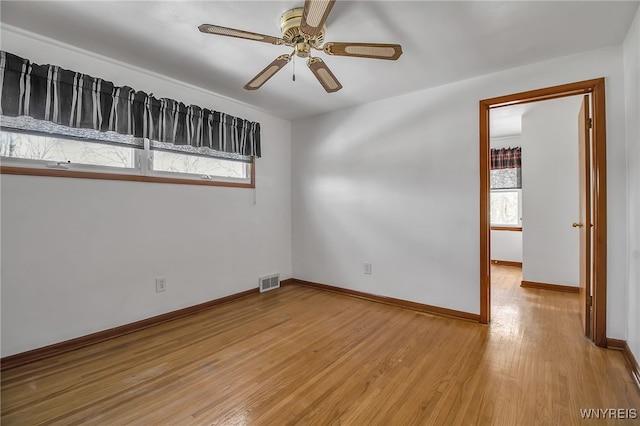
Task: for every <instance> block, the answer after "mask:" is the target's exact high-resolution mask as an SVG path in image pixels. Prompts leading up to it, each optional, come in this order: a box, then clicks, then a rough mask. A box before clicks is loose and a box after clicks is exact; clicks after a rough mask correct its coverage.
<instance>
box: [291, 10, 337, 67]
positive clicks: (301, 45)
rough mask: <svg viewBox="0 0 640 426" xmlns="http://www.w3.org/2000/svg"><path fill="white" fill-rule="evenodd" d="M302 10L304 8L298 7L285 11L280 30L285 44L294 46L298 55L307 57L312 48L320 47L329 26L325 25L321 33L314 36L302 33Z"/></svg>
mask: <svg viewBox="0 0 640 426" xmlns="http://www.w3.org/2000/svg"><path fill="white" fill-rule="evenodd" d="M302 11H303V8H301V7H297V8H295V9H290V10H287V11H286V12H285V13H283V14H282V16H281V17H280V30H281V31H282V39H283V40H284V42H285V44H286V45H287V46H291V47H294V48H295V49H296V55H297V56H299V57H301V58H306V57H308V56H309V55H310V52H311V49H312V48H314V47H317V48H319V47H320V46H321V45H322V43H323V42H324V35H325V33H326V31H327V26H326V25H323V27H322V31H321V32H320V34H318V35H317V36H314V37H309V36H306V35H304V34H302V32H301V31H300V22H301V21H302Z"/></svg>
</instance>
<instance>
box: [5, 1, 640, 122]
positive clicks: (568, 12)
mask: <svg viewBox="0 0 640 426" xmlns="http://www.w3.org/2000/svg"><path fill="white" fill-rule="evenodd" d="M303 3H304V2H303V0H298V1H295V0H293V1H259V2H258V1H237V0H236V1H168V2H159V1H126V2H122V1H106V2H104V1H71V2H63V1H24V0H23V1H6V0H2V2H0V19H1V22H2V23H3V24H5V25H7V24H8V25H10V26H13V27H18V28H22V29H25V30H27V31H31V32H34V33H38V34H41V35H44V36H47V37H51V38H53V39H56V40H59V41H62V42H64V43H68V44H71V45H74V46H77V47H79V48H82V49H86V50H90V51H93V52H95V53H98V54H101V55H104V56H107V57H110V58H113V59H116V60H119V61H123V62H127V63H130V64H132V65H134V66H137V67H141V68H144V69H148V70H153V71H155V72H157V73H160V74H164V75H166V76H169V77H172V78H175V79H178V80H181V81H185V82H188V83H190V84H193V85H196V86H199V87H202V88H204V89H206V90H210V91H213V92H216V93H219V94H221V95H224V96H227V97H230V98H233V99H237V100H239V101H241V102H245V103H247V104H251V105H254V106H256V107H259V108H262V109H265V110H268V111H270V112H271V113H272V114H274V115H278V116H281V117H283V118H287V119H292V118H298V117H306V116H311V115H315V114H319V113H323V112H328V111H332V110H337V109H341V108H345V107H348V106H352V105H356V104H361V103H366V102H370V101H374V100H377V99H383V98H388V97H392V96H397V95H400V94H403V93H408V92H413V91H416V90H420V89H425V88H428V87H434V86H438V85H442V84H445V83H449V82H453V81H457V80H462V79H465V78H470V77H474V76H478V75H482V74H487V73H491V72H495V71H499V70H504V69H508V68H512V67H516V66H520V65H524V64H527V63H531V62H536V61H541V60H545V59H550V58H554V57H559V56H565V55H569V54H573V53H578V52H581V51H586V50H591V49H596V48H598V47H604V46H607V45H611V44H618V43H620V42H622V40H623V39H624V36H625V34H626V32H627V30H628V28H629V25H630V24H631V21H632V19H633V16H634V14H635V10H636V9H637V7H638V2H629V1H626V2H613V1H603V2H595V1H568V2H560V1H553V2H541V1H532V2H525V1H506V2H493V1H475V2H435V1H408V2H405V1H366V2H363V1H344V0H342V1H341V0H338V1H337V2H336V5H335V6H334V8H333V11H332V12H331V15H330V16H329V19H328V21H327V35H326V41H351V42H379V43H400V44H401V45H402V47H403V50H404V54H403V55H402V56H401V57H400V59H399V60H398V61H395V62H394V61H381V60H372V59H361V58H346V57H326V55H324V53H320V52H318V56H321V57H323V58H324V59H325V62H326V63H327V64H328V65H329V67H330V68H331V69H332V71H333V72H334V74H335V75H336V76H337V77H338V79H339V80H340V81H341V83H342V84H343V86H344V88H343V89H342V90H341V91H339V92H337V93H333V94H327V93H325V91H324V90H323V89H322V87H321V86H320V84H319V83H318V82H317V81H316V80H315V78H314V77H313V75H312V74H311V73H310V72H309V70H308V69H307V67H306V64H305V63H304V61H303V60H301V59H299V58H298V60H297V61H296V81H295V83H294V82H293V81H292V78H291V76H292V64H289V65H287V67H285V68H284V69H283V70H282V71H280V73H278V74H276V75H275V76H274V77H273V78H272V79H271V80H270V81H268V82H267V83H266V84H265V85H264V86H263V87H262V88H261V89H260V90H258V91H254V92H248V91H245V90H244V89H243V88H242V86H244V84H245V83H246V82H248V81H249V80H250V79H251V78H252V77H253V76H254V75H255V74H257V73H258V72H259V71H260V70H262V69H263V68H264V67H265V66H266V65H267V64H268V63H270V62H271V61H272V60H273V59H275V58H276V57H277V56H278V55H280V54H283V53H289V48H287V47H283V46H274V45H269V44H265V43H259V42H254V41H248V40H241V39H234V38H229V37H221V36H215V35H208V34H202V33H200V32H199V31H198V29H197V27H198V25H200V24H203V23H208V24H216V25H222V26H227V27H233V28H238V29H243V30H247V31H253V32H258V33H263V34H268V35H275V36H279V35H280V32H279V17H280V15H281V14H282V13H283V12H284V11H286V10H288V9H290V8H293V7H300V6H302V4H303ZM96 77H101V76H96ZM156 95H157V96H162V94H160V93H156Z"/></svg>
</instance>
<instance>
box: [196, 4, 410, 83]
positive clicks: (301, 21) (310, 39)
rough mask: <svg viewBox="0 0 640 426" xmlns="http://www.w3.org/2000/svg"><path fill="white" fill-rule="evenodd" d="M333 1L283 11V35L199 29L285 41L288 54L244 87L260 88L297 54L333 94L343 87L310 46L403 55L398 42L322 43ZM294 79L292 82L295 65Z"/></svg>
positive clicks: (354, 54)
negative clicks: (291, 50) (290, 50)
mask: <svg viewBox="0 0 640 426" xmlns="http://www.w3.org/2000/svg"><path fill="white" fill-rule="evenodd" d="M334 3H335V0H305V2H304V7H297V8H294V9H289V10H287V11H286V12H284V13H283V14H282V15H281V16H280V31H281V34H282V38H280V37H273V36H269V35H264V34H259V33H252V32H249V31H243V30H238V29H234V28H227V27H221V26H218V25H211V24H202V25H200V26H199V27H198V29H199V30H200V31H201V32H203V33H208V34H217V35H223V36H228V37H237V38H243V39H246V40H255V41H261V42H264V43H271V44H275V45H283V44H284V45H286V46H289V47H292V48H293V52H292V53H291V54H289V55H280V56H278V57H277V58H276V59H275V60H274V61H273V62H271V63H270V64H269V65H267V66H266V67H265V68H264V69H263V70H262V71H260V72H259V73H258V74H257V75H256V76H255V77H253V79H252V80H251V81H249V82H248V83H247V84H245V85H244V88H245V89H247V90H257V89H259V88H260V87H262V85H263V84H264V83H266V82H267V80H269V79H270V78H271V77H273V76H274V75H275V74H276V73H277V72H278V71H280V70H281V69H282V68H283V67H284V66H285V65H286V64H287V63H289V61H291V59H292V58H294V57H295V56H298V57H301V58H308V61H307V66H308V67H309V69H310V70H311V72H312V73H313V75H315V77H316V79H317V80H318V82H320V84H321V85H322V87H323V88H324V89H325V90H326V91H327V92H328V93H333V92H337V91H338V90H340V89H342V84H340V82H339V81H338V79H337V78H336V76H335V75H333V73H332V72H331V70H330V69H329V67H328V66H327V65H326V64H325V63H324V61H323V60H322V59H320V58H314V57H312V56H311V50H312V49H316V50H321V51H324V53H326V54H327V55H335V56H348V57H357V58H372V59H386V60H396V59H398V58H399V57H400V55H402V47H401V46H400V45H399V44H380V43H344V42H331V43H326V44H324V45H323V42H324V36H325V32H326V30H327V27H326V25H325V23H326V22H327V17H328V16H329V13H330V12H331V9H332V8H333V5H334ZM293 81H295V64H294V72H293Z"/></svg>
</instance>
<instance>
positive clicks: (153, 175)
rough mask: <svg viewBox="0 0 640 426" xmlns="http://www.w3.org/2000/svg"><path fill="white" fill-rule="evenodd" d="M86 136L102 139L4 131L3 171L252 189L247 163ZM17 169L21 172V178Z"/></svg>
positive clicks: (131, 140)
mask: <svg viewBox="0 0 640 426" xmlns="http://www.w3.org/2000/svg"><path fill="white" fill-rule="evenodd" d="M84 130H85V129H83V131H84ZM91 132H94V133H96V134H97V135H94V134H93V133H91ZM85 133H86V134H87V135H89V136H99V137H100V138H101V139H100V140H95V139H89V138H86V137H85V138H81V137H74V136H71V135H70V136H57V135H56V136H52V135H45V134H34V133H29V132H22V131H14V130H13V129H8V128H3V129H2V131H1V132H0V157H1V159H2V166H3V168H6V167H7V166H8V167H13V168H14V170H13V171H12V173H15V174H31V173H30V171H34V170H39V172H38V173H36V174H39V175H46V174H47V172H44V171H45V170H56V171H57V173H55V175H56V176H60V175H61V174H60V171H68V172H69V173H68V174H64V175H65V176H70V177H73V176H74V174H78V172H85V174H84V175H81V176H79V177H95V178H100V176H98V175H91V176H87V175H86V172H89V173H96V174H102V177H103V178H113V179H126V177H127V176H128V177H131V176H136V175H137V176H141V177H144V178H137V179H132V180H145V181H160V182H168V181H169V180H175V182H174V183H194V182H195V181H197V182H198V183H203V182H208V183H212V182H218V183H222V184H239V185H240V186H247V185H248V186H250V185H252V184H253V183H252V181H251V169H250V167H251V163H248V162H246V160H245V161H240V160H234V159H226V158H213V157H207V156H202V155H197V154H187V153H175V152H166V151H160V150H152V149H150V143H149V141H148V140H144V139H137V140H136V139H135V138H133V137H132V136H123V135H117V134H114V135H111V136H112V137H113V138H116V139H120V142H118V143H117V142H113V141H108V140H107V141H103V140H102V138H103V137H104V136H105V135H104V132H97V131H92V130H88V131H87V132H85ZM99 133H101V134H99ZM124 138H126V139H127V140H126V141H124ZM19 168H22V173H21V170H19ZM52 175H53V174H52ZM114 175H120V177H114ZM231 186H235V185H231Z"/></svg>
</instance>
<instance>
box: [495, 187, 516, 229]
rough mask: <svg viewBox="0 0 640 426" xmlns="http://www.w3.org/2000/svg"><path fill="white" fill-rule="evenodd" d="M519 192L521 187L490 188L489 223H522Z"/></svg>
mask: <svg viewBox="0 0 640 426" xmlns="http://www.w3.org/2000/svg"><path fill="white" fill-rule="evenodd" d="M521 194H522V190H521V189H515V190H513V189H511V190H508V189H507V190H501V189H494V190H491V225H494V226H514V227H519V226H521V225H522V217H521V211H522V201H521V199H522V197H521Z"/></svg>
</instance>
